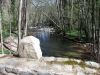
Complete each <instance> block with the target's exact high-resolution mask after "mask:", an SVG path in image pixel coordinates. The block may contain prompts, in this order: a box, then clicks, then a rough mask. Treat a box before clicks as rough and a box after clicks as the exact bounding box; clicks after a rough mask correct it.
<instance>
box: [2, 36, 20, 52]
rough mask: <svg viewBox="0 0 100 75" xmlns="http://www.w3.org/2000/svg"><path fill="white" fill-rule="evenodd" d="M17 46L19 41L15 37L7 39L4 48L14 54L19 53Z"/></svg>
mask: <svg viewBox="0 0 100 75" xmlns="http://www.w3.org/2000/svg"><path fill="white" fill-rule="evenodd" d="M17 45H18V40H17V39H16V38H15V37H13V36H10V37H7V38H6V39H5V41H4V46H5V47H6V48H8V49H10V50H11V51H14V52H16V51H17Z"/></svg>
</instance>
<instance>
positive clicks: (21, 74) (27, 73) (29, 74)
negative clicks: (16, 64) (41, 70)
mask: <svg viewBox="0 0 100 75" xmlns="http://www.w3.org/2000/svg"><path fill="white" fill-rule="evenodd" d="M19 75H34V74H32V73H29V72H24V71H22V72H20V73H19Z"/></svg>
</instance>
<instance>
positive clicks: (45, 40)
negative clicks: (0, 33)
mask: <svg viewBox="0 0 100 75" xmlns="http://www.w3.org/2000/svg"><path fill="white" fill-rule="evenodd" d="M33 36H35V37H37V38H38V39H39V40H40V46H41V50H42V53H43V56H54V57H68V58H77V59H82V60H92V61H94V58H93V57H92V55H91V54H89V53H83V50H85V49H82V48H80V47H79V46H78V45H77V44H76V43H75V42H72V41H70V40H68V39H65V38H63V37H61V36H60V35H58V34H52V33H49V32H48V33H47V32H34V33H33Z"/></svg>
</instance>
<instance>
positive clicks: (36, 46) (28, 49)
mask: <svg viewBox="0 0 100 75" xmlns="http://www.w3.org/2000/svg"><path fill="white" fill-rule="evenodd" d="M18 53H19V56H20V57H22V58H31V59H40V58H41V57H42V52H41V48H40V41H39V39H37V38H36V37H34V36H27V37H25V38H23V39H22V40H21V41H20V42H19V49H18Z"/></svg>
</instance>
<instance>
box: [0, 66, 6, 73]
mask: <svg viewBox="0 0 100 75" xmlns="http://www.w3.org/2000/svg"><path fill="white" fill-rule="evenodd" d="M0 74H1V75H7V72H6V71H5V67H0Z"/></svg>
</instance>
